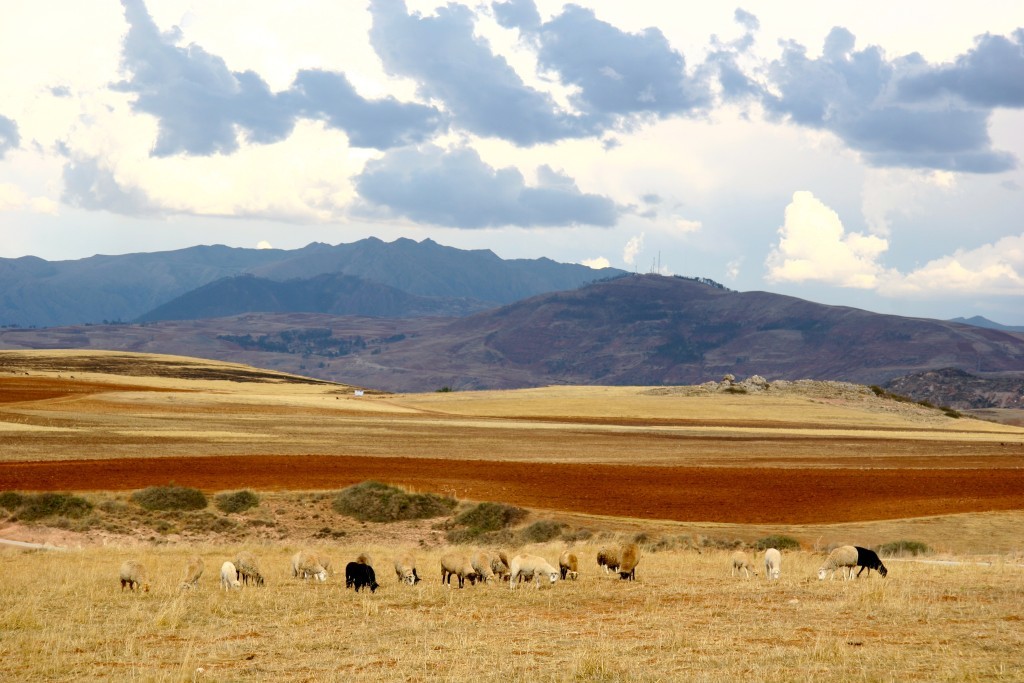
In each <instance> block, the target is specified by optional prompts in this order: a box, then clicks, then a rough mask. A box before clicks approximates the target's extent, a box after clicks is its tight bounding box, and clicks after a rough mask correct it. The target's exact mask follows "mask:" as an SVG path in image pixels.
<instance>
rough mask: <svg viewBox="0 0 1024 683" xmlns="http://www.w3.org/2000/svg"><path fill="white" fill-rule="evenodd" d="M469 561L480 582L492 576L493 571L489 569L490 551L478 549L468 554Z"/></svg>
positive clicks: (490, 578)
mask: <svg viewBox="0 0 1024 683" xmlns="http://www.w3.org/2000/svg"><path fill="white" fill-rule="evenodd" d="M469 563H470V564H471V565H473V572H474V573H475V574H476V575H477V578H478V579H480V582H481V583H486V582H488V581H490V580H492V579H493V578H494V571H493V570H492V569H491V554H490V553H488V552H486V551H484V550H478V551H476V552H475V553H473V554H472V555H471V556H470V558H469Z"/></svg>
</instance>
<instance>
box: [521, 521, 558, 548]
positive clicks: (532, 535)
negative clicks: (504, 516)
mask: <svg viewBox="0 0 1024 683" xmlns="http://www.w3.org/2000/svg"><path fill="white" fill-rule="evenodd" d="M563 528H565V525H564V524H562V523H560V522H553V521H551V520H549V519H541V520H538V521H536V522H534V523H533V524H531V525H530V526H528V527H526V528H524V529H522V530H521V531H520V532H519V537H520V538H521V539H522V541H523V543H545V542H547V541H550V540H552V539H554V538H558V537H559V536H561V535H562V529H563Z"/></svg>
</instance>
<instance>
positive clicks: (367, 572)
mask: <svg viewBox="0 0 1024 683" xmlns="http://www.w3.org/2000/svg"><path fill="white" fill-rule="evenodd" d="M363 586H369V587H370V592H371V593H373V592H376V590H377V586H378V584H377V576H376V575H375V574H374V572H373V567H371V566H370V565H368V564H363V563H362V562H349V563H348V564H347V565H345V588H355V591H356V593H358V592H359V589H360V588H362V587H363Z"/></svg>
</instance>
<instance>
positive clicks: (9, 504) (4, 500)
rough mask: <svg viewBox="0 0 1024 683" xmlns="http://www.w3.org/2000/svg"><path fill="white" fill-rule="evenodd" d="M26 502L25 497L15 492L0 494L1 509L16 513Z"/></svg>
mask: <svg viewBox="0 0 1024 683" xmlns="http://www.w3.org/2000/svg"><path fill="white" fill-rule="evenodd" d="M24 502H25V496H23V495H21V494H20V493H17V492H15V491H4V492H3V493H0V508H4V509H5V510H8V511H10V512H14V511H15V510H17V509H18V508H20V507H21V506H22V505H23V504H24Z"/></svg>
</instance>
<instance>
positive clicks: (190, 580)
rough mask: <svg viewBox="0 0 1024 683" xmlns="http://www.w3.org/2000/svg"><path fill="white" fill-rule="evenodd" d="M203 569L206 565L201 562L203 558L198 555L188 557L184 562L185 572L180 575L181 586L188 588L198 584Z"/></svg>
mask: <svg viewBox="0 0 1024 683" xmlns="http://www.w3.org/2000/svg"><path fill="white" fill-rule="evenodd" d="M205 569H206V565H204V564H203V558H201V557H199V556H198V555H193V556H192V557H190V558H189V560H188V562H187V563H186V564H185V572H184V574H182V577H181V588H182V589H189V588H195V587H196V586H198V585H199V577H201V576H202V575H203V570H205Z"/></svg>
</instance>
